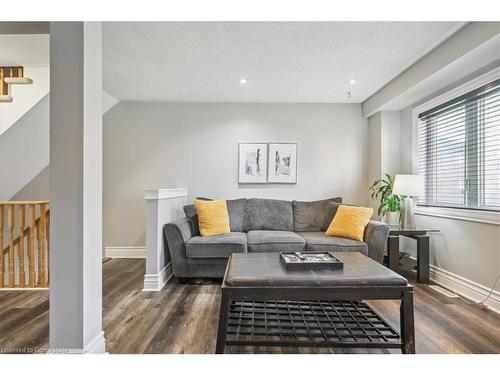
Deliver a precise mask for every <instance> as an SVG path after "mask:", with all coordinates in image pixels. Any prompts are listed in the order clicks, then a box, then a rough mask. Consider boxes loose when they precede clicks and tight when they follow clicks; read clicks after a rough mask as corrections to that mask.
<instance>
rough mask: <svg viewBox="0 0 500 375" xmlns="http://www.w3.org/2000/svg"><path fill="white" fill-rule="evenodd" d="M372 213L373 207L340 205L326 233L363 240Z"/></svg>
mask: <svg viewBox="0 0 500 375" xmlns="http://www.w3.org/2000/svg"><path fill="white" fill-rule="evenodd" d="M372 215H373V208H366V207H355V206H345V205H340V206H339V208H338V209H337V213H336V214H335V216H334V217H333V220H332V222H331V223H330V226H329V227H328V229H327V230H326V235H327V236H339V237H347V238H352V239H353V240H358V241H363V237H364V233H365V228H366V225H367V224H368V222H369V221H370V218H371V217H372Z"/></svg>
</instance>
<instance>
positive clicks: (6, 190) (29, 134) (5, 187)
mask: <svg viewBox="0 0 500 375" xmlns="http://www.w3.org/2000/svg"><path fill="white" fill-rule="evenodd" d="M49 102H50V100H49V95H48V94H47V95H46V96H45V97H44V98H43V99H42V100H40V101H39V102H38V103H36V105H35V106H33V107H32V108H31V109H30V110H28V111H27V112H26V113H25V114H24V115H23V116H22V117H21V118H20V119H19V120H18V121H17V122H16V123H15V124H14V125H13V126H11V127H10V128H9V129H7V131H5V132H4V133H3V134H1V135H0V160H1V161H2V162H0V176H1V177H0V200H8V199H11V198H12V196H13V195H14V194H16V193H17V192H18V191H19V190H21V189H22V188H23V187H24V186H25V185H26V184H27V183H29V182H30V181H31V180H32V179H33V178H34V177H35V176H36V175H37V174H39V173H40V172H41V171H42V169H44V168H45V167H47V165H48V164H49ZM47 190H48V189H45V191H47Z"/></svg>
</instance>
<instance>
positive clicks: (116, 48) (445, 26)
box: [103, 22, 463, 103]
mask: <svg viewBox="0 0 500 375" xmlns="http://www.w3.org/2000/svg"><path fill="white" fill-rule="evenodd" d="M462 25H463V24H462V23H456V22H117V23H113V22H105V23H104V25H103V81H104V82H103V84H104V89H105V90H106V91H108V92H109V93H110V94H111V95H113V96H115V97H116V98H118V99H120V100H137V101H196V102H285V103H286V102H303V103H309V102H320V103H332V102H333V103H342V102H354V103H359V102H362V101H364V100H365V99H366V98H368V97H369V96H370V95H372V94H373V93H374V92H376V91H377V90H378V89H380V88H381V87H382V86H383V85H385V84H386V83H388V82H389V81H390V80H391V79H392V78H394V77H395V76H396V75H398V74H399V73H401V72H402V71H403V70H405V69H406V68H407V67H408V66H410V65H411V64H412V63H414V62H415V61H416V60H418V59H419V58H420V57H422V56H423V55H424V54H425V53H427V52H429V51H430V50H431V49H432V48H434V47H435V46H436V45H437V44H439V43H440V42H441V41H443V40H444V39H446V38H447V37H448V36H450V35H451V34H452V33H454V32H456V31H457V30H458V28H460V27H461V26H462ZM240 77H247V78H248V84H247V85H246V86H241V85H240V84H239V82H238V79H239V78H240ZM351 79H355V80H356V82H357V83H356V84H355V85H353V86H351V85H350V84H349V81H350V80H351ZM348 90H351V93H352V97H351V98H350V99H349V98H348V97H347V95H346V92H347V91H348Z"/></svg>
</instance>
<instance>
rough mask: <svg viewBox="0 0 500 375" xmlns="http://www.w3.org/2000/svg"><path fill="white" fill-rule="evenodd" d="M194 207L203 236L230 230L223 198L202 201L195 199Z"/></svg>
mask: <svg viewBox="0 0 500 375" xmlns="http://www.w3.org/2000/svg"><path fill="white" fill-rule="evenodd" d="M194 207H195V208H196V213H197V214H198V225H199V226H200V234H201V235H202V236H203V237H205V236H215V235H216V234H225V233H229V232H230V231H231V230H230V229H229V214H228V213H227V204H226V201H225V200H223V199H219V200H215V201H202V200H199V199H195V200H194Z"/></svg>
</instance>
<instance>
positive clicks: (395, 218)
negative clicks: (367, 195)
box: [370, 174, 404, 225]
mask: <svg viewBox="0 0 500 375" xmlns="http://www.w3.org/2000/svg"><path fill="white" fill-rule="evenodd" d="M393 187H394V177H393V176H391V175H389V174H386V175H385V179H380V180H376V181H375V182H374V183H373V184H372V186H370V191H371V197H372V199H379V197H380V205H379V207H378V215H379V216H382V215H385V220H386V222H387V224H389V225H398V224H399V216H400V213H401V212H403V211H404V202H403V199H402V198H401V197H400V196H399V195H394V194H392V189H393Z"/></svg>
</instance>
